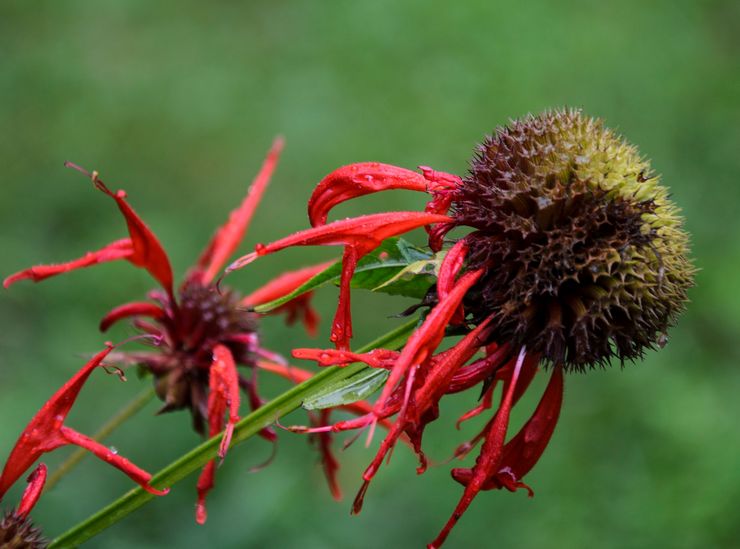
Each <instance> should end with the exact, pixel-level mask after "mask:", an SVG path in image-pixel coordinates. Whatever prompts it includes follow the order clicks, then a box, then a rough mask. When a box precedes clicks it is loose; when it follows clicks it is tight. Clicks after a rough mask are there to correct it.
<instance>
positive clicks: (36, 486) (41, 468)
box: [16, 463, 47, 518]
mask: <svg viewBox="0 0 740 549" xmlns="http://www.w3.org/2000/svg"><path fill="white" fill-rule="evenodd" d="M46 473H47V469H46V465H44V464H43V463H39V465H38V467H36V469H34V470H33V472H32V473H31V474H30V475H28V478H27V479H26V482H28V486H26V489H25V490H24V491H23V496H22V497H21V503H20V505H18V510H17V511H16V515H18V516H19V517H22V518H26V517H27V516H28V514H29V513H30V512H31V510H32V509H33V508H34V506H35V505H36V502H37V501H38V500H39V498H40V497H41V492H42V491H43V490H44V483H45V482H46Z"/></svg>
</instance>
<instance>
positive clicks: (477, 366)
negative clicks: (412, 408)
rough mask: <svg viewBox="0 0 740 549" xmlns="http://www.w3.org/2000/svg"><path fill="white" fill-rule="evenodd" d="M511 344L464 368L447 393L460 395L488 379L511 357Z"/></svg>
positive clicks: (456, 374) (459, 371) (453, 380)
mask: <svg viewBox="0 0 740 549" xmlns="http://www.w3.org/2000/svg"><path fill="white" fill-rule="evenodd" d="M509 349H510V347H509V344H508V343H507V344H506V345H502V346H501V347H497V348H496V349H494V350H493V351H492V352H490V354H488V355H487V356H486V357H485V358H482V359H480V360H476V361H475V362H473V363H472V364H469V365H467V366H463V367H462V368H460V369H459V370H458V371H457V372H455V375H454V376H453V377H452V380H451V381H450V385H449V387H448V388H447V393H449V394H452V393H459V392H461V391H465V390H467V389H470V388H471V387H473V386H474V385H477V384H478V383H480V382H481V381H483V380H484V379H486V378H488V377H489V376H490V375H491V374H492V373H493V372H495V371H496V369H497V368H499V367H500V366H501V363H502V362H503V361H504V360H505V359H506V357H507V356H508V355H509Z"/></svg>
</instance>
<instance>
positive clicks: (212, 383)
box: [208, 344, 240, 459]
mask: <svg viewBox="0 0 740 549" xmlns="http://www.w3.org/2000/svg"><path fill="white" fill-rule="evenodd" d="M239 400H240V399H239V373H238V372H237V371H236V364H235V363H234V357H233V355H232V354H231V351H230V350H229V348H228V347H226V346H225V345H221V344H219V345H216V346H215V347H214V348H213V362H212V363H211V368H210V373H209V393H208V425H209V435H210V436H215V435H217V434H218V433H220V432H221V431H222V430H223V429H224V413H226V412H227V411H228V415H229V417H228V421H227V422H226V424H227V428H226V430H224V434H223V437H222V439H221V446H220V447H219V452H218V455H219V457H220V458H221V459H223V458H224V456H225V455H226V451H227V450H228V447H229V444H230V442H231V440H230V439H231V433H233V430H234V424H235V423H236V422H237V421H239Z"/></svg>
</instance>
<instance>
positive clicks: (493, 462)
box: [429, 348, 526, 547]
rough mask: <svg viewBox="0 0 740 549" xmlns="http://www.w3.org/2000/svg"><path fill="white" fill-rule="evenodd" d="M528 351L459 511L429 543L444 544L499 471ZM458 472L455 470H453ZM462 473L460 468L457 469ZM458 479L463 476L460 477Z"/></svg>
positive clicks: (523, 354)
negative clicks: (474, 500)
mask: <svg viewBox="0 0 740 549" xmlns="http://www.w3.org/2000/svg"><path fill="white" fill-rule="evenodd" d="M525 357H526V352H525V350H524V348H522V349H521V351H520V352H519V357H518V359H517V361H516V365H515V367H514V370H513V372H512V374H511V378H510V379H509V382H508V383H507V384H506V390H505V392H504V395H503V397H502V399H501V406H500V407H499V409H498V411H497V412H496V416H495V417H494V419H493V422H492V423H491V427H490V429H489V430H488V432H487V433H486V436H485V440H484V442H483V447H482V448H481V452H480V455H479V456H478V459H477V460H476V462H475V465H474V466H473V470H472V474H471V475H470V476H469V479H467V486H465V491H464V492H463V495H462V497H461V498H460V501H459V502H458V504H457V506H456V507H455V511H454V512H453V513H452V516H451V517H450V518H449V520H448V521H447V523H446V524H445V526H444V528H443V529H442V531H441V532H440V533H439V535H438V536H437V537H436V538H435V540H434V541H433V542H432V543H431V544H430V545H429V546H430V547H440V546H441V545H442V543H444V541H445V539H447V536H448V535H449V533H450V531H451V530H452V528H453V527H454V526H455V524H457V521H458V520H459V519H460V517H462V515H463V514H464V513H465V511H466V510H467V508H468V507H469V506H470V504H471V503H472V501H473V499H474V498H475V496H476V495H478V492H480V491H481V490H482V489H484V484H485V483H486V481H487V480H488V479H489V478H490V477H491V476H492V475H493V474H494V473H496V472H498V469H499V466H500V464H501V459H502V455H503V447H504V440H505V439H506V431H507V430H508V426H509V415H510V413H511V406H512V404H513V399H514V390H515V388H516V385H517V380H518V378H519V373H520V371H521V368H522V364H523V363H524V359H525ZM453 474H454V473H453ZM456 474H457V475H458V476H459V475H460V471H459V470H457V473H456ZM456 480H460V479H459V478H457V477H456Z"/></svg>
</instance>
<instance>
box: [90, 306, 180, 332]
mask: <svg viewBox="0 0 740 549" xmlns="http://www.w3.org/2000/svg"><path fill="white" fill-rule="evenodd" d="M132 316H148V317H151V318H155V319H159V318H162V317H164V316H165V312H164V311H163V310H162V308H161V307H160V306H159V305H155V304H154V303H149V302H146V301H137V302H134V303H125V304H123V305H119V306H118V307H116V308H114V309H111V310H110V311H109V312H108V314H106V315H105V316H104V317H103V319H102V320H101V321H100V331H101V332H105V331H106V330H107V329H108V328H110V327H111V326H112V325H113V324H115V323H116V322H118V321H119V320H121V319H123V318H129V317H132Z"/></svg>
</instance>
